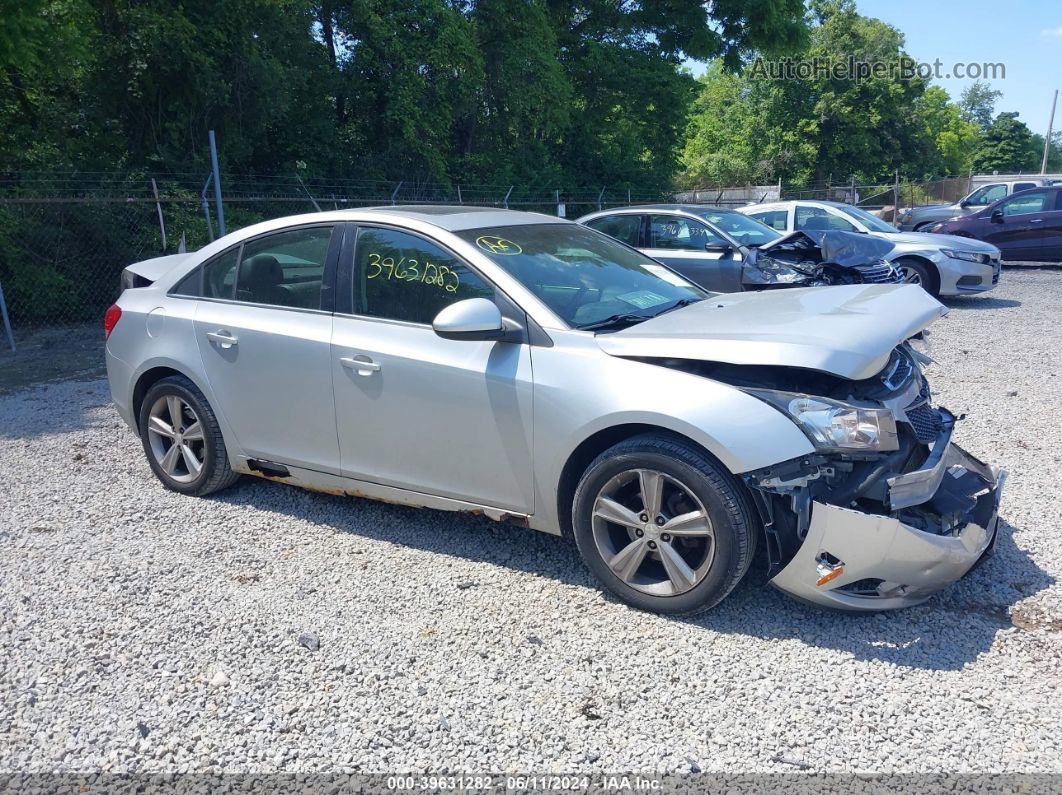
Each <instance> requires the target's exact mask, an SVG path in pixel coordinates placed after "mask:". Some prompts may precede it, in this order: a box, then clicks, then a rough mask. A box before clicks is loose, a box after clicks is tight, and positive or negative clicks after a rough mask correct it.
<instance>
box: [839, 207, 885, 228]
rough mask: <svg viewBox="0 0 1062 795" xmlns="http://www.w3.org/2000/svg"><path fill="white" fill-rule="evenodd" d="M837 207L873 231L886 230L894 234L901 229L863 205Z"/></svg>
mask: <svg viewBox="0 0 1062 795" xmlns="http://www.w3.org/2000/svg"><path fill="white" fill-rule="evenodd" d="M837 209H838V210H839V211H840V212H842V213H844V214H845V215H849V216H851V217H852V218H855V219H856V220H857V221H861V222H862V223H863V226H865V227H866V228H867V229H869V230H870V231H871V232H885V233H886V234H892V233H894V232H899V231H900V230H899V229H897V228H896V227H895V226H893V225H892V224H890V223H888V222H886V221H883V220H881V219H880V218H878V217H877V216H876V215H873V214H872V213H868V212H867V211H866V210H864V209H863V208H862V207H856V206H854V205H851V204H842V205H841V206H839V207H838V208H837Z"/></svg>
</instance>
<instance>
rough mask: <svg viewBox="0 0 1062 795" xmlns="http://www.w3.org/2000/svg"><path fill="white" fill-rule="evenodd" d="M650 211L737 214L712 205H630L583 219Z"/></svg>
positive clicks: (725, 208)
mask: <svg viewBox="0 0 1062 795" xmlns="http://www.w3.org/2000/svg"><path fill="white" fill-rule="evenodd" d="M648 210H652V211H656V212H664V213H669V212H670V213H686V214H687V215H697V216H703V215H704V214H705V213H707V212H712V213H732V212H737V210H736V209H734V208H733V207H715V206H713V205H711V204H629V205H626V206H623V207H609V208H608V209H607V210H594V211H593V212H592V213H587V214H586V215H584V216H583V218H589V217H590V216H595V215H608V214H609V213H637V212H646V211H648Z"/></svg>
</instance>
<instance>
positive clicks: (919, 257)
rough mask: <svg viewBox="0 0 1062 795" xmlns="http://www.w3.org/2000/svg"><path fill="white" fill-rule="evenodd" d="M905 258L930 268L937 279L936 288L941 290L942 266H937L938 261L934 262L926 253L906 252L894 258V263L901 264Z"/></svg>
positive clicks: (931, 273) (930, 271)
mask: <svg viewBox="0 0 1062 795" xmlns="http://www.w3.org/2000/svg"><path fill="white" fill-rule="evenodd" d="M904 260H914V261H915V262H918V263H920V264H922V265H924V266H925V267H926V268H927V269H928V270H929V273H930V275H931V276H932V277H933V278H934V279H936V280H937V283H936V288H937V290H940V268H938V267H937V263H935V262H933V260H931V259H930V258H929V257H927V256H926V255H925V254H917V253H911V254H907V253H904V254H901V255H900V256H898V257H897V258H896V259H894V260H892V264H893V265H899V264H900V263H902V262H903V261H904Z"/></svg>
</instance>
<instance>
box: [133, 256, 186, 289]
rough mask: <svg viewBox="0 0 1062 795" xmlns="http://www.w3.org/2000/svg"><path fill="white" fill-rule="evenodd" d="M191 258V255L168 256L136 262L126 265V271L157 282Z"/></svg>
mask: <svg viewBox="0 0 1062 795" xmlns="http://www.w3.org/2000/svg"><path fill="white" fill-rule="evenodd" d="M190 256H191V253H185V254H167V255H166V256H164V257H154V258H153V259H146V260H142V261H141V262H134V263H133V264H132V265H126V267H125V269H126V270H127V271H129V272H130V273H135V274H136V275H137V276H141V277H143V278H144V279H147V280H148V281H149V282H156V281H158V280H159V279H161V278H162V277H163V276H165V275H166V274H167V273H169V272H170V271H171V270H173V269H174V268H176V267H177V266H178V265H180V264H181V263H182V262H184V261H185V260H187V259H188V257H190Z"/></svg>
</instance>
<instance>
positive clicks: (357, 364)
mask: <svg viewBox="0 0 1062 795" xmlns="http://www.w3.org/2000/svg"><path fill="white" fill-rule="evenodd" d="M339 363H340V364H341V365H343V366H344V367H346V368H347V369H348V370H354V371H355V372H356V373H357V374H358V375H365V376H369V375H372V374H373V373H378V372H380V364H379V362H374V361H373V360H372V359H370V358H369V357H368V356H366V355H365V354H363V353H362V354H357V355H355V356H341V357H340V359H339Z"/></svg>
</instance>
